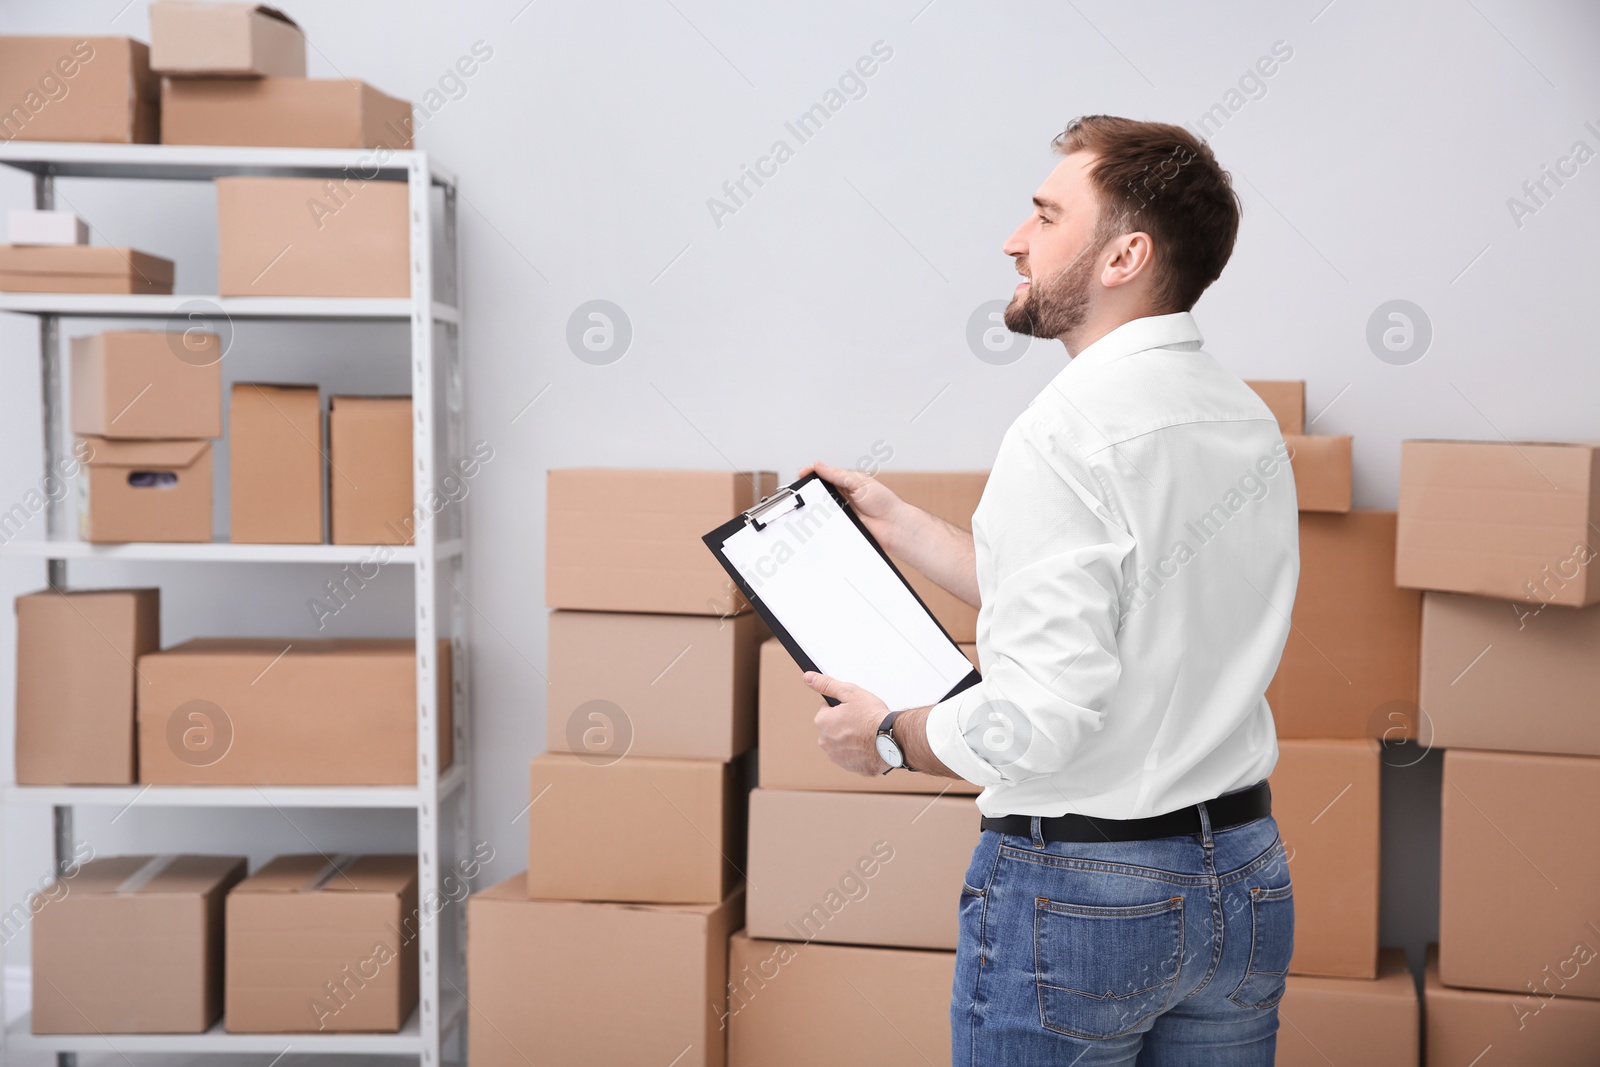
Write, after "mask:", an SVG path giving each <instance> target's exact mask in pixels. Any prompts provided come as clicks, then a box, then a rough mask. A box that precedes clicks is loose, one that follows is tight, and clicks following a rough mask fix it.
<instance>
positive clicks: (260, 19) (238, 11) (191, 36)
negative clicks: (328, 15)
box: [150, 0, 306, 78]
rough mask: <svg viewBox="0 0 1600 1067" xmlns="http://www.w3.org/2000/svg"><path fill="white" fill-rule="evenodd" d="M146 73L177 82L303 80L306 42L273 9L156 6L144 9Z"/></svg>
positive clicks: (183, 1)
mask: <svg viewBox="0 0 1600 1067" xmlns="http://www.w3.org/2000/svg"><path fill="white" fill-rule="evenodd" d="M150 69H151V70H153V71H155V72H156V73H157V74H166V75H177V76H186V75H188V76H192V75H208V74H209V75H213V76H234V77H241V76H242V77H247V78H255V77H261V76H273V77H282V78H303V77H305V74H306V38H305V34H304V33H302V32H301V30H300V27H299V26H297V25H295V22H294V20H293V19H291V18H290V17H289V16H288V15H285V14H284V13H283V12H281V11H279V10H278V9H277V8H272V7H265V6H263V5H261V4H243V3H213V2H206V3H196V2H193V0H156V2H155V3H152V4H151V5H150Z"/></svg>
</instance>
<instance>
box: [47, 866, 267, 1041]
mask: <svg viewBox="0 0 1600 1067" xmlns="http://www.w3.org/2000/svg"><path fill="white" fill-rule="evenodd" d="M244 874H245V859H244V857H242V856H178V855H166V856H107V857H105V858H103V859H95V860H90V861H89V862H87V863H85V864H83V865H82V866H81V867H80V868H78V869H77V871H76V872H75V873H73V874H71V875H70V877H63V878H62V879H61V880H60V881H58V882H57V883H56V886H57V887H58V888H59V889H60V890H61V892H60V893H59V894H54V893H52V894H51V896H50V898H49V903H48V904H46V905H45V906H44V907H43V908H41V909H39V912H38V914H37V915H36V916H35V918H34V921H33V983H32V984H33V1032H34V1033H36V1034H200V1033H204V1032H205V1031H207V1030H208V1029H210V1028H211V1024H212V1023H214V1022H216V1021H217V1016H218V1015H220V1014H221V1013H222V949H223V936H222V914H223V901H224V898H225V897H226V896H227V894H228V891H229V889H231V888H232V887H233V886H234V885H235V884H236V883H238V882H239V880H240V879H242V878H243V877H244Z"/></svg>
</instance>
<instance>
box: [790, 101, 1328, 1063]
mask: <svg viewBox="0 0 1600 1067" xmlns="http://www.w3.org/2000/svg"><path fill="white" fill-rule="evenodd" d="M1054 147H1055V148H1056V149H1057V151H1059V152H1060V154H1061V156H1062V158H1061V160H1060V162H1059V163H1058V164H1057V165H1056V167H1055V169H1054V170H1053V171H1052V172H1051V174H1050V176H1049V177H1048V178H1047V179H1046V180H1045V182H1044V184H1043V185H1041V186H1040V187H1039V190H1038V192H1037V194H1036V195H1035V196H1034V198H1033V205H1034V211H1033V212H1032V213H1031V214H1030V215H1029V217H1028V219H1027V220H1026V221H1025V222H1023V223H1022V224H1021V225H1020V226H1018V227H1017V229H1016V231H1015V232H1014V233H1013V234H1012V235H1011V237H1010V238H1009V239H1008V240H1007V241H1006V243H1005V246H1004V250H1005V252H1006V254H1007V255H1009V256H1012V257H1013V258H1014V259H1015V260H1016V265H1017V270H1018V271H1019V272H1020V273H1021V274H1022V276H1023V278H1024V280H1023V282H1022V284H1020V285H1019V286H1017V291H1016V294H1015V295H1014V296H1013V298H1012V300H1011V304H1010V306H1009V307H1008V308H1007V310H1006V315H1005V321H1006V325H1007V326H1008V327H1010V328H1011V329H1012V330H1014V331H1016V332H1019V333H1026V334H1029V335H1032V336H1034V337H1052V338H1055V339H1057V340H1059V341H1061V342H1062V344H1063V345H1065V346H1066V350H1067V355H1068V356H1069V360H1068V362H1067V364H1066V366H1065V367H1063V368H1062V369H1061V370H1060V372H1059V373H1057V374H1056V376H1055V377H1054V379H1052V380H1051V382H1050V383H1049V385H1048V386H1047V387H1046V388H1045V389H1044V390H1043V391H1042V392H1040V393H1039V394H1038V396H1036V397H1035V398H1034V399H1033V401H1032V402H1031V403H1030V404H1029V405H1028V407H1027V408H1026V410H1024V411H1023V412H1022V413H1021V414H1020V415H1019V416H1018V417H1017V419H1016V421H1015V422H1014V423H1013V424H1012V425H1011V427H1010V429H1009V430H1007V432H1006V434H1005V436H1004V438H1003V439H1002V440H1001V442H1000V448H999V451H998V454H997V456H996V458H995V461H994V467H993V470H992V471H991V473H990V475H989V481H988V484H987V487H986V488H985V490H984V493H983V497H982V499H981V501H980V502H979V504H978V507H977V510H976V512H975V513H974V514H973V516H972V531H971V532H970V533H968V532H967V531H965V530H962V529H959V528H957V527H954V526H951V525H950V524H948V523H945V522H942V521H941V520H939V519H936V518H934V517H932V516H930V515H928V514H927V513H926V512H923V511H921V510H919V509H916V508H914V507H911V506H909V505H907V504H906V503H904V502H903V501H901V500H900V499H899V498H897V497H896V496H895V495H894V494H893V493H892V492H890V491H889V490H888V489H886V488H884V486H882V485H881V484H879V483H878V482H877V481H875V480H874V479H872V478H870V477H868V476H866V475H865V474H862V473H860V472H855V471H847V470H841V469H838V468H834V467H830V466H827V465H825V464H821V463H818V464H814V465H813V466H814V468H815V469H816V470H817V471H818V473H819V474H821V475H822V476H823V477H824V478H826V479H828V480H829V481H831V482H833V483H834V484H835V485H837V486H839V487H840V488H841V489H842V490H843V491H844V493H846V494H847V496H848V498H849V500H850V502H851V504H852V505H853V506H854V507H855V508H856V510H857V511H858V512H859V514H860V515H861V517H862V519H863V521H864V522H865V524H866V525H867V527H868V528H869V529H870V530H871V531H872V532H873V534H874V535H875V536H876V537H877V538H878V539H879V540H880V541H881V542H882V543H883V545H884V547H885V548H886V549H887V550H888V551H890V552H892V553H894V554H895V555H897V556H899V557H900V558H901V559H904V560H906V561H907V562H908V563H909V564H911V565H912V566H913V567H915V568H916V569H917V570H919V571H921V572H922V573H924V574H926V575H928V576H929V577H930V578H932V579H933V580H934V581H936V582H938V583H939V584H940V585H942V586H943V587H945V588H946V589H949V590H950V591H951V592H952V593H954V594H956V595H957V596H959V597H961V598H962V599H963V600H965V601H966V602H967V603H969V604H972V605H974V606H976V607H978V608H979V613H978V632H977V637H978V656H979V661H980V663H981V666H982V669H983V680H982V681H981V682H980V683H979V684H978V685H976V686H974V687H973V688H971V689H968V690H966V691H964V692H962V693H959V694H957V695H956V696H953V697H951V698H950V699H948V700H945V701H943V702H942V703H939V704H936V705H934V706H932V707H925V708H912V709H904V710H898V709H897V711H896V713H894V714H891V709H889V708H887V707H885V706H884V704H883V702H882V701H881V700H879V699H878V698H877V697H875V696H873V695H872V694H871V693H868V692H866V691H864V690H862V689H861V688H859V687H858V686H855V685H852V684H851V682H850V679H848V678H838V679H836V678H828V677H824V676H822V675H817V674H808V675H807V682H808V684H810V685H811V687H812V688H813V689H814V690H815V691H816V692H817V693H819V694H822V695H826V696H830V697H833V698H836V699H837V700H839V701H840V703H839V704H838V705H837V706H835V707H824V708H823V709H822V710H821V711H819V712H818V713H817V718H816V722H817V728H818V734H819V743H820V744H821V746H822V748H823V749H824V750H825V751H826V752H827V753H828V755H829V756H830V757H831V758H832V759H833V760H834V762H836V763H838V764H839V765H840V766H842V767H845V768H846V769H849V770H852V771H855V772H857V773H860V774H867V775H871V774H882V773H903V771H898V770H895V768H901V767H909V768H912V769H915V770H917V771H921V772H923V773H926V774H934V775H941V776H945V777H950V778H963V779H966V780H967V781H970V782H974V783H976V784H978V785H981V786H983V787H984V790H983V793H982V794H981V795H980V796H979V798H978V807H979V809H980V811H981V813H982V816H983V819H982V824H983V833H982V834H981V836H980V839H979V843H978V845H977V848H976V849H975V850H974V852H973V854H972V859H971V863H970V865H969V867H968V870H967V874H966V878H965V884H964V885H963V886H962V887H961V890H960V904H959V909H960V942H959V949H958V951H957V955H956V980H955V989H954V995H953V999H952V1004H951V1011H950V1021H951V1030H952V1037H953V1041H954V1062H956V1063H959V1064H972V1065H991V1064H993V1065H1000V1064H1004V1065H1006V1067H1033V1065H1039V1067H1043V1065H1060V1067H1066V1065H1068V1064H1071V1065H1073V1067H1101V1065H1107V1064H1136V1065H1141V1067H1190V1065H1194V1067H1199V1065H1205V1067H1256V1065H1261V1067H1266V1065H1269V1064H1271V1063H1272V1061H1273V1055H1274V1045H1275V1042H1276V1033H1277V1026H1278V1017H1277V1015H1278V1007H1277V1006H1278V1001H1279V998H1280V997H1281V996H1282V995H1283V989H1284V977H1285V973H1286V971H1287V969H1288V966H1289V956H1290V953H1291V951H1292V949H1293V935H1294V903H1293V898H1292V896H1291V888H1290V881H1289V871H1288V868H1287V866H1286V861H1285V856H1284V849H1283V845H1282V843H1281V841H1280V840H1279V837H1278V829H1277V824H1276V822H1275V821H1274V820H1273V818H1272V815H1271V804H1270V796H1269V794H1268V791H1267V785H1266V778H1267V776H1268V774H1270V773H1271V771H1272V768H1273V765H1274V763H1275V762H1276V760H1277V755H1278V747H1277V741H1276V737H1275V733H1274V730H1273V722H1272V711H1271V709H1270V708H1269V707H1268V706H1267V702H1266V699H1265V696H1264V694H1265V692H1266V689H1267V683H1268V682H1269V681H1270V680H1271V678H1272V676H1273V674H1274V672H1275V671H1276V669H1277V666H1278V658H1279V656H1280V654H1281V653H1282V651H1283V645H1284V640H1285V639H1286V637H1287V636H1288V631H1289V613H1290V608H1291V606H1292V604H1293V601H1294V592H1295V585H1296V582H1297V580H1298V577H1299V570H1300V565H1299V548H1298V525H1297V509H1296V500H1295V490H1294V481H1293V473H1292V471H1291V470H1290V469H1289V465H1288V462H1287V453H1286V450H1285V448H1284V442H1283V437H1282V435H1281V433H1280V432H1279V429H1278V425H1277V422H1276V420H1275V419H1274V418H1273V415H1272V413H1271V412H1270V411H1269V410H1268V409H1267V406H1266V404H1265V403H1263V402H1262V401H1261V399H1260V398H1258V397H1257V396H1256V394H1255V393H1254V392H1252V391H1251V390H1250V388H1249V387H1248V386H1246V385H1245V384H1244V383H1243V382H1242V381H1240V380H1239V379H1238V378H1237V377H1236V376H1234V375H1233V374H1231V373H1229V372H1228V371H1227V370H1225V369H1224V368H1223V367H1222V366H1221V365H1219V364H1218V363H1217V361H1216V360H1215V359H1213V358H1212V357H1211V356H1210V355H1208V354H1206V352H1205V351H1204V350H1203V349H1202V348H1201V344H1202V338H1201V335H1200V331H1199V329H1198V328H1197V327H1196V325H1195V320H1194V317H1193V316H1192V315H1191V313H1190V309H1192V308H1193V307H1194V304H1195V301H1196V300H1198V299H1199V297H1200V294H1201V293H1202V292H1204V291H1205V289H1206V287H1207V286H1209V285H1210V284H1211V283H1212V282H1213V281H1215V280H1216V278H1217V277H1218V275H1220V274H1221V272H1222V268H1223V266H1224V265H1225V264H1226V263H1227V261H1228V257H1229V256H1230V254H1231V253H1232V251H1233V243H1234V237H1235V234H1236V233H1237V231H1238V225H1239V201H1238V197H1237V196H1236V195H1235V193H1234V191H1233V187H1232V184H1231V181H1230V179H1229V177H1228V174H1227V172H1226V171H1224V170H1223V169H1222V168H1221V167H1220V166H1219V165H1218V164H1217V161H1216V159H1215V157H1214V156H1213V155H1212V153H1211V150H1210V149H1209V147H1207V146H1206V145H1204V144H1202V143H1201V142H1199V141H1197V140H1196V139H1195V138H1194V137H1193V136H1192V135H1190V134H1189V133H1188V132H1187V131H1186V130H1184V129H1182V128H1181V127H1178V126H1171V125H1165V124H1159V123H1150V122H1136V121H1133V120H1130V119H1124V118H1116V117H1111V116H1105V115H1091V116H1085V117H1082V118H1079V119H1076V120H1074V121H1073V122H1072V123H1071V124H1070V125H1069V126H1068V127H1067V129H1066V130H1065V131H1064V132H1063V133H1062V134H1061V135H1060V136H1059V137H1057V138H1056V140H1055V142H1054ZM810 469H812V468H807V470H810ZM952 891H954V887H952Z"/></svg>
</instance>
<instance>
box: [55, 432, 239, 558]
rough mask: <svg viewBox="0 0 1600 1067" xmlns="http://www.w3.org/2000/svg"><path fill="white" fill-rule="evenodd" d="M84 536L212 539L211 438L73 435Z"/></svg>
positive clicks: (88, 538) (107, 539)
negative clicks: (79, 456) (80, 462)
mask: <svg viewBox="0 0 1600 1067" xmlns="http://www.w3.org/2000/svg"><path fill="white" fill-rule="evenodd" d="M78 447H79V450H80V453H81V454H82V455H83V456H84V460H83V465H84V466H85V467H86V468H87V470H86V471H85V472H84V475H83V477H82V478H80V479H79V481H78V488H79V492H80V493H81V498H80V501H79V504H80V509H79V536H81V537H82V538H83V539H84V540H85V541H97V542H117V541H209V540H211V442H210V441H195V440H188V439H185V440H177V441H113V440H110V439H109V438H105V437H90V436H81V437H79V438H78Z"/></svg>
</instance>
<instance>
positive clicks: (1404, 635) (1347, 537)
mask: <svg viewBox="0 0 1600 1067" xmlns="http://www.w3.org/2000/svg"><path fill="white" fill-rule="evenodd" d="M1394 529H1395V513H1394V512H1392V511H1370V510H1367V509H1364V508H1362V509H1357V510H1355V511H1351V512H1349V513H1347V514H1344V515H1328V514H1313V513H1302V514H1301V516H1300V584H1299V588H1298V590H1297V591H1296V593H1295V598H1294V610H1293V612H1292V614H1291V618H1292V619H1293V622H1294V628H1293V629H1292V630H1291V631H1290V633H1289V636H1288V640H1287V641H1286V642H1285V644H1284V648H1283V658H1282V659H1281V660H1280V661H1279V663H1278V672H1277V674H1276V675H1275V676H1274V677H1273V679H1272V684H1271V685H1270V686H1268V687H1267V702H1268V703H1269V704H1270V705H1271V706H1272V717H1273V721H1274V722H1275V723H1276V726H1277V730H1278V736H1279V737H1384V738H1387V739H1389V740H1400V739H1402V738H1412V737H1415V736H1416V719H1417V674H1418V659H1419V656H1420V652H1419V648H1420V645H1421V640H1422V597H1421V596H1420V595H1419V594H1418V593H1416V592H1414V591H1412V590H1409V589H1397V588H1395V585H1394V577H1393V575H1394V569H1393V568H1394Z"/></svg>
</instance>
